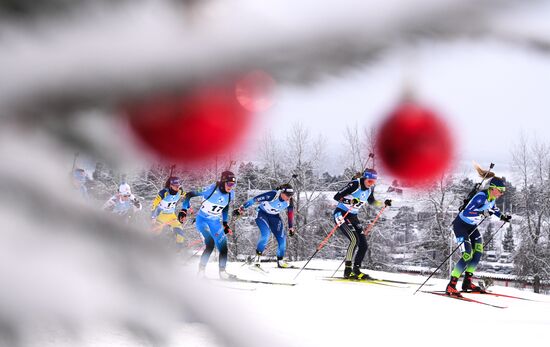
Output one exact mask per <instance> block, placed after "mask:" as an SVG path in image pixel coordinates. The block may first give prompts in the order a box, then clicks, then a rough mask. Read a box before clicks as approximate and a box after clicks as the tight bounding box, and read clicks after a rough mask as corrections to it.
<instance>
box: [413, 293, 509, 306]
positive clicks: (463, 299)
mask: <svg viewBox="0 0 550 347" xmlns="http://www.w3.org/2000/svg"><path fill="white" fill-rule="evenodd" d="M421 292H422V293H428V294H433V295H439V296H443V297H446V298H450V299H455V300H461V301H466V302H471V303H474V304H480V305H485V306H491V307H494V308H501V309H502V308H507V306H499V305H494V304H490V303H488V302H483V301H479V300H475V299H472V298H467V297H464V296H452V295H447V294H446V293H442V292H438V291H424V290H422V291H421Z"/></svg>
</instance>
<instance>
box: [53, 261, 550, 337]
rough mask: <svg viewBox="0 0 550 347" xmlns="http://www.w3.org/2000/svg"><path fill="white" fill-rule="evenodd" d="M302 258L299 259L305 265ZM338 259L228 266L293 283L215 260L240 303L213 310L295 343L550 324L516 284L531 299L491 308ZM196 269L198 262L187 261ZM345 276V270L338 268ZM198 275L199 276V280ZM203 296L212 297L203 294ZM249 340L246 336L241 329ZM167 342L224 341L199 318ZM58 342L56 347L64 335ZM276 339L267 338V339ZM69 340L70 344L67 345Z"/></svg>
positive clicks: (499, 300)
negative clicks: (352, 270) (360, 277)
mask: <svg viewBox="0 0 550 347" xmlns="http://www.w3.org/2000/svg"><path fill="white" fill-rule="evenodd" d="M303 264H304V263H303V262H301V263H297V264H296V265H300V266H301V265H303ZM338 265H339V261H324V260H313V261H312V262H311V263H310V264H309V265H308V267H311V268H315V269H326V270H324V271H320V270H315V271H307V270H306V271H303V272H302V273H301V274H300V276H299V277H298V278H297V280H296V281H295V282H293V278H294V276H295V275H296V274H297V272H298V270H297V269H277V268H276V267H275V265H274V263H265V264H263V267H264V268H265V269H267V270H268V271H269V273H261V272H258V271H256V270H253V269H251V268H250V267H248V266H242V264H241V263H230V264H229V266H228V269H229V270H230V271H231V272H233V273H235V274H237V275H238V276H239V277H240V278H243V279H255V280H260V281H273V282H281V283H296V285H295V286H286V285H266V284H256V283H241V282H222V281H219V280H217V272H216V271H217V264H215V263H210V264H209V266H208V268H207V277H208V278H210V280H207V281H206V283H207V286H212V287H213V289H214V290H215V292H216V293H218V294H217V295H220V296H224V299H225V300H228V301H231V302H232V303H233V305H234V307H238V308H239V310H237V311H235V312H212V314H214V315H219V316H220V317H221V318H222V319H227V320H230V321H231V322H232V323H235V322H237V324H239V322H241V321H242V322H243V324H247V323H245V322H247V321H249V320H245V319H243V317H245V316H248V317H247V318H250V317H252V319H253V321H254V322H255V323H256V324H254V325H251V326H244V327H242V328H243V330H244V331H248V332H249V333H250V334H257V333H258V332H259V333H261V334H263V335H264V337H265V338H266V339H271V338H274V339H278V340H282V341H287V343H288V345H292V346H316V347H321V346H330V347H334V346H355V345H357V346H369V345H380V346H441V345H450V346H464V345H476V346H518V345H523V344H524V343H525V342H526V341H537V340H539V341H542V339H546V336H547V335H546V331H545V329H547V328H548V327H550V297H548V296H544V295H539V294H534V293H530V292H526V291H521V290H518V289H515V288H506V287H492V288H490V289H491V290H492V291H494V292H498V293H502V294H508V295H515V296H520V297H524V298H530V299H534V300H538V301H536V302H535V301H522V300H517V299H511V298H503V297H492V296H486V295H485V296H481V295H477V296H475V298H476V299H479V300H480V301H484V302H488V303H493V304H497V305H501V306H506V308H505V309H499V308H493V307H489V306H484V305H480V304H476V303H469V302H463V301H458V300H453V299H449V298H446V297H439V296H436V295H431V294H426V293H418V294H416V295H413V293H414V291H415V290H416V288H417V287H418V286H417V285H398V284H396V287H391V286H386V285H380V284H372V283H370V284H367V283H353V282H352V283H350V282H335V281H327V280H324V279H323V278H325V277H330V276H331V275H332V273H333V271H334V269H335V268H336V267H338ZM188 266H189V267H191V269H194V268H195V266H196V264H195V262H194V261H193V262H192V263H191V264H189V265H188ZM367 272H368V273H369V274H371V275H372V276H374V277H376V278H384V279H393V280H399V281H406V282H414V283H421V282H423V281H424V280H425V278H426V277H422V276H415V275H405V274H394V273H384V272H375V271H367ZM340 275H341V274H340ZM197 281H198V279H197ZM446 282H447V281H446V280H443V279H431V280H430V281H429V282H428V285H427V286H425V287H424V289H425V290H443V289H444V288H445V284H446ZM203 299H204V300H209V298H208V297H204V298H203ZM242 338H243V339H247V336H242ZM167 341H168V345H169V346H186V347H188V346H201V347H208V346H218V345H219V342H220V341H217V340H216V337H215V335H214V334H212V333H211V332H209V330H208V328H207V327H206V326H204V325H201V324H199V323H185V322H182V323H181V325H180V326H177V327H176V328H175V329H174V331H173V334H172V335H171V336H167ZM52 342H55V345H56V346H59V345H62V344H59V340H55V341H52ZM266 344H267V345H270V344H269V343H266ZM66 345H67V346H69V345H70V344H66ZM79 345H81V346H149V344H147V343H145V342H142V341H139V340H137V339H136V337H135V336H134V337H128V336H126V335H124V334H122V333H120V332H114V331H110V330H109V329H107V328H106V329H105V330H103V331H99V330H98V331H91V332H90V334H89V336H84V337H83V338H82V339H81V340H80V344H79Z"/></svg>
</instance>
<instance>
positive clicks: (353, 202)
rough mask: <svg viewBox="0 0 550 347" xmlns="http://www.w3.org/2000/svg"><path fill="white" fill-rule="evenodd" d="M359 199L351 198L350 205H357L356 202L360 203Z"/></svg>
mask: <svg viewBox="0 0 550 347" xmlns="http://www.w3.org/2000/svg"><path fill="white" fill-rule="evenodd" d="M360 202H361V200H359V199H357V198H353V200H351V204H352V205H357V204H358V203H360Z"/></svg>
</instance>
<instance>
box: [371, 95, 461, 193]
mask: <svg viewBox="0 0 550 347" xmlns="http://www.w3.org/2000/svg"><path fill="white" fill-rule="evenodd" d="M376 145H377V150H378V156H379V158H380V159H381V161H382V164H383V166H384V167H385V169H387V170H388V171H389V172H390V173H391V174H392V175H394V176H396V177H398V178H400V179H403V180H407V181H409V182H410V183H413V184H420V183H424V182H427V181H430V180H433V179H437V178H438V177H439V176H440V175H441V174H442V173H443V172H444V171H445V170H446V169H447V168H448V167H449V165H450V163H451V160H452V158H453V148H454V145H453V140H452V138H451V135H450V132H449V130H448V128H447V125H446V124H445V123H444V122H443V120H442V119H441V118H440V117H439V116H438V115H437V114H436V113H434V112H433V111H431V110H430V109H428V108H426V107H424V106H420V105H418V104H416V103H414V102H404V103H402V104H401V105H399V106H398V107H397V109H395V111H393V112H392V113H391V115H390V116H389V118H388V119H386V121H385V122H384V123H383V124H382V126H381V127H380V130H379V132H378V137H377V143H376Z"/></svg>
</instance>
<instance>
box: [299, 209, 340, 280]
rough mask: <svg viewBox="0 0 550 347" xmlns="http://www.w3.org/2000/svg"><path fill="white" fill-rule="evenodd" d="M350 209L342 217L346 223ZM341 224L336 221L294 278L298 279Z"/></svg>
mask: <svg viewBox="0 0 550 347" xmlns="http://www.w3.org/2000/svg"><path fill="white" fill-rule="evenodd" d="M349 211H350V210H348V211H347V212H346V213H345V214H344V217H342V219H343V220H344V223H345V219H346V217H347V216H348V213H349ZM340 225H341V224H338V223H336V225H335V226H334V228H332V230H331V231H330V232H329V233H328V235H327V236H326V237H325V239H324V240H323V241H321V243H320V244H319V246H317V249H316V250H315V253H313V255H312V256H311V257H309V259H308V261H307V262H306V264H305V265H304V266H303V267H302V268H301V269H300V271H298V273H297V274H296V276H294V280H296V278H298V276H299V275H300V274H301V273H302V271H303V270H304V269H305V268H306V266H307V264H309V262H310V261H311V259H313V257H315V255H316V254H317V253H319V251H320V250H321V249H323V247H325V244H326V243H327V242H328V240H329V239H330V238H331V237H332V234H334V232H335V231H336V229H338V227H339V226H340Z"/></svg>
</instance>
